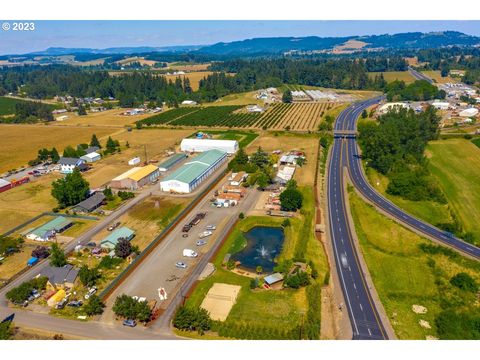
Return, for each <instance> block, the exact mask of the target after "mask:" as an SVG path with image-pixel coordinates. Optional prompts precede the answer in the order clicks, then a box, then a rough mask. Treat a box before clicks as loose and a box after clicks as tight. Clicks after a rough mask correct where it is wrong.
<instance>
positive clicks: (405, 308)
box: [349, 192, 480, 339]
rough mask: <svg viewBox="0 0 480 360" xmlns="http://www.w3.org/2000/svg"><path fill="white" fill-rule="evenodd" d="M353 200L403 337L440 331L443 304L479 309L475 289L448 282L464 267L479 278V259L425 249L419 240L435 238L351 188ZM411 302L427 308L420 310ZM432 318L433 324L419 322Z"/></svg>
mask: <svg viewBox="0 0 480 360" xmlns="http://www.w3.org/2000/svg"><path fill="white" fill-rule="evenodd" d="M349 195H350V196H349V198H350V206H351V210H352V216H353V219H354V223H355V230H356V233H357V235H358V238H359V241H360V247H361V251H362V254H363V256H364V258H365V261H366V263H367V266H368V269H369V272H370V274H371V276H372V279H373V282H374V285H375V288H376V290H377V292H378V294H379V296H380V300H381V301H382V304H383V306H384V307H385V310H386V313H387V316H388V318H389V319H390V322H391V324H392V326H393V328H394V330H395V333H396V335H397V337H398V338H399V339H425V338H426V337H427V336H433V337H437V336H438V335H437V328H436V325H435V318H436V317H437V316H438V314H439V313H440V312H441V311H442V310H444V309H445V308H451V307H452V303H454V304H455V307H454V308H455V309H458V310H463V311H468V312H470V311H473V312H475V311H477V312H478V307H477V306H476V305H474V304H475V295H474V294H465V293H463V292H462V291H460V290H458V289H456V288H454V287H453V286H452V285H450V283H449V280H450V278H451V277H452V276H453V275H455V274H457V273H459V272H466V273H468V274H470V275H471V276H473V277H474V278H475V279H476V280H477V282H478V281H479V280H480V264H479V263H478V262H476V261H474V260H469V259H467V258H464V257H461V256H460V255H457V254H456V253H453V252H452V253H453V255H451V256H448V255H445V254H441V253H440V254H426V253H425V252H424V251H423V250H422V249H421V248H420V244H433V243H432V242H430V241H428V240H426V239H423V238H421V237H420V236H418V235H416V234H415V233H413V232H411V231H410V230H407V229H406V228H403V227H402V226H400V225H398V224H396V223H395V222H393V221H392V220H390V219H388V218H386V217H385V216H383V215H381V214H380V213H378V212H377V211H376V210H375V209H374V208H373V207H372V206H371V205H368V204H366V203H365V202H364V201H363V200H362V199H361V198H360V197H359V196H358V195H357V194H355V193H354V192H350V194H349ZM412 305H421V306H424V307H426V308H427V313H426V314H416V313H414V312H413V311H412ZM420 320H425V321H428V323H429V324H430V326H431V327H432V328H431V329H425V328H423V327H421V326H420V324H419V321H420Z"/></svg>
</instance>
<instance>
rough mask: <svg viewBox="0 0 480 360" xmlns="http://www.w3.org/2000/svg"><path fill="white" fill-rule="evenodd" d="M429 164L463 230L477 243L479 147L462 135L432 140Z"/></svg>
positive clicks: (479, 234)
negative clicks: (471, 235) (462, 137)
mask: <svg viewBox="0 0 480 360" xmlns="http://www.w3.org/2000/svg"><path fill="white" fill-rule="evenodd" d="M427 156H428V157H429V166H430V170H431V171H432V173H433V174H434V175H435V176H436V178H437V179H438V181H439V183H440V186H441V188H442V190H443V192H444V194H445V196H446V197H447V199H448V203H449V205H450V207H451V208H452V209H453V210H454V212H455V214H456V215H457V216H458V217H459V220H460V222H461V223H462V225H463V227H464V231H465V232H471V233H473V235H474V237H475V241H476V243H477V244H479V243H480V212H479V209H480V182H479V181H478V178H479V174H480V149H479V148H478V147H477V146H475V144H473V143H472V142H471V141H468V140H465V139H449V140H439V141H431V142H430V143H429V144H428V147H427Z"/></svg>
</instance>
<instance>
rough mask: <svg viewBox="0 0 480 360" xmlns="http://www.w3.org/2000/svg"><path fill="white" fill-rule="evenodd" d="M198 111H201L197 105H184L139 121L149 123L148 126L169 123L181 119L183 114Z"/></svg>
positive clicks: (143, 123)
mask: <svg viewBox="0 0 480 360" xmlns="http://www.w3.org/2000/svg"><path fill="white" fill-rule="evenodd" d="M197 111H199V108H195V107H183V108H178V109H172V110H168V111H165V112H162V113H160V114H157V115H153V116H150V117H148V118H146V119H143V120H140V121H138V122H139V123H141V124H142V125H147V126H149V125H161V124H167V123H169V122H170V121H173V120H176V119H179V118H181V117H182V116H185V115H188V114H192V113H194V112H197Z"/></svg>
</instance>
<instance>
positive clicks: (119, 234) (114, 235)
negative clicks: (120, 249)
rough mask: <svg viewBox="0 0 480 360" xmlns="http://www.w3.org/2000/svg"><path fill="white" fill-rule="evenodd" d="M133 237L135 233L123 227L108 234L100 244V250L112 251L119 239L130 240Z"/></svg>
mask: <svg viewBox="0 0 480 360" xmlns="http://www.w3.org/2000/svg"><path fill="white" fill-rule="evenodd" d="M134 237H135V232H134V231H133V230H131V229H129V228H127V227H125V226H123V227H121V228H119V229H116V230H114V231H112V232H111V233H110V235H108V236H107V237H106V238H105V239H103V240H102V241H101V242H100V247H101V248H102V249H107V250H113V249H115V246H116V245H117V243H118V241H119V240H120V239H127V240H128V241H130V240H132V239H133V238H134Z"/></svg>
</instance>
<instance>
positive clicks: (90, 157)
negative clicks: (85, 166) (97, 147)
mask: <svg viewBox="0 0 480 360" xmlns="http://www.w3.org/2000/svg"><path fill="white" fill-rule="evenodd" d="M101 158H102V156H101V155H100V154H99V153H97V152H91V153H88V154H85V155H83V156H81V157H80V159H81V160H85V162H87V163H92V162H95V161H98V160H100V159H101Z"/></svg>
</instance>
